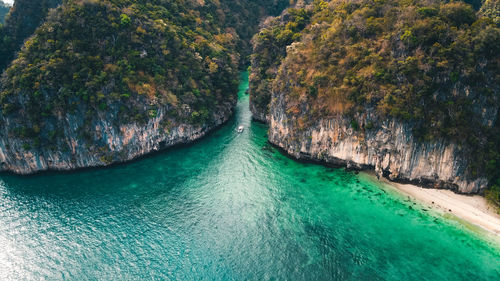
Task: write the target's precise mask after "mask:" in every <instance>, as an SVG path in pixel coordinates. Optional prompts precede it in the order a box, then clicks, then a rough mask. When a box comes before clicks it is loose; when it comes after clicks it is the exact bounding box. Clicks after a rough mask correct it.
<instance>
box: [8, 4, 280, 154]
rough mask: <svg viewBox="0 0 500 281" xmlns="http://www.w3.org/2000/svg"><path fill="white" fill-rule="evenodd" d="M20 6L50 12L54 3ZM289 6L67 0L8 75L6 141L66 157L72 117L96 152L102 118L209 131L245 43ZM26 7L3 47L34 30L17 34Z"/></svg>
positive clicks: (227, 96) (225, 102) (228, 100)
mask: <svg viewBox="0 0 500 281" xmlns="http://www.w3.org/2000/svg"><path fill="white" fill-rule="evenodd" d="M20 3H26V4H30V5H29V6H27V7H35V6H36V7H38V6H37V5H42V6H43V7H49V6H51V5H52V6H54V5H53V4H56V3H58V1H49V0H47V1H42V2H40V3H42V4H40V3H39V2H37V1H29V0H23V1H20ZM35 3H38V4H35ZM43 3H45V4H47V5H45V4H43ZM284 3H288V1H285V0H259V1H229V0H204V1H203V0H197V1H195V0H156V1H152V0H140V1H132V0H100V1H97V0H74V1H72V0H67V1H63V4H62V5H60V6H59V7H57V8H56V9H54V10H53V11H52V12H49V13H48V16H47V19H46V21H45V23H43V24H42V25H41V26H40V27H39V28H38V29H36V31H35V33H34V35H33V36H31V37H29V38H28V39H26V41H25V43H24V44H23V47H22V49H21V50H20V51H19V52H18V53H17V55H16V57H15V59H14V60H13V61H12V62H10V64H9V66H8V68H7V69H6V70H5V72H4V75H3V77H2V89H1V93H0V104H1V108H0V111H1V115H0V116H1V117H2V120H3V122H4V125H6V124H9V125H8V126H6V128H7V129H8V130H7V132H6V133H4V134H6V135H5V136H4V138H8V139H9V140H10V141H12V142H14V141H16V140H19V141H21V142H22V143H23V146H22V147H23V149H24V150H26V151H35V152H36V151H38V150H40V149H42V148H48V147H51V148H52V149H53V150H54V151H58V150H59V151H61V150H67V149H68V148H67V147H65V146H67V144H64V142H65V140H66V139H67V137H68V136H67V135H66V134H68V126H73V125H74V124H71V123H68V122H69V121H68V120H70V119H71V118H77V119H78V120H84V122H83V125H82V126H80V127H78V132H79V135H80V138H81V139H82V140H85V142H86V143H88V144H96V145H97V146H99V144H98V142H99V138H101V137H102V136H101V135H100V133H99V132H98V131H97V129H96V128H95V126H96V124H97V123H98V121H99V120H100V118H107V119H109V118H111V120H107V121H110V122H111V123H112V124H114V126H115V127H116V128H120V126H121V125H124V124H131V123H134V124H138V125H144V124H146V123H147V122H148V121H149V120H151V119H152V118H155V117H157V116H159V115H160V114H161V116H162V118H163V119H162V120H161V125H162V126H163V127H164V128H163V129H164V130H165V132H168V131H169V129H170V128H171V127H172V126H173V125H179V124H192V125H195V126H201V127H203V126H207V125H209V124H212V123H213V122H214V121H215V120H216V119H219V118H220V116H221V115H225V114H227V112H228V110H229V109H230V108H231V107H232V105H234V103H235V99H236V92H237V83H238V75H237V72H238V67H239V63H240V53H243V55H245V48H244V45H245V43H243V42H244V41H245V40H244V39H245V37H249V34H252V32H253V31H254V30H255V29H256V28H257V23H258V21H259V19H260V18H261V17H262V16H264V15H265V14H266V13H268V12H272V11H279V10H280V9H281V8H282V7H284ZM49 4H50V5H49ZM20 5H21V4H18V3H16V6H15V7H14V8H13V11H12V13H11V16H10V17H9V19H8V21H7V24H6V26H5V30H4V31H5V32H8V34H22V35H19V36H13V37H9V36H4V41H3V42H4V43H6V42H11V41H12V42H19V40H21V38H22V40H24V39H25V38H26V37H28V35H26V34H29V31H28V27H25V26H22V30H24V31H23V32H21V31H19V32H18V31H15V30H18V29H19V28H21V25H19V24H17V25H16V24H14V22H16V23H23V22H26V20H27V19H26V17H27V16H29V14H30V13H29V11H30V10H29V9H28V10H26V13H27V14H23V15H22V16H21V15H19V16H15V15H18V13H17V12H16V11H19V10H20ZM41 14H43V13H41ZM42 17H43V16H42V15H40V16H38V18H36V19H31V21H30V22H33V23H34V22H39V21H40V20H41V19H42ZM16 19H17V20H16ZM42 21H43V20H42ZM14 26H16V27H17V28H18V29H16V28H14ZM13 30H14V31H13ZM248 39H249V38H248ZM22 40H21V41H22ZM9 44H10V43H9ZM9 44H8V45H9ZM16 44H17V43H12V44H10V45H9V46H12V48H11V49H10V50H14V49H15V46H16ZM2 55H3V58H2V62H4V63H8V62H9V58H11V57H13V53H12V52H11V51H9V48H6V49H5V50H4V51H3V52H2ZM104 116H106V117H104ZM117 130H118V131H119V129H117ZM101 145H104V143H103V144H101ZM104 160H106V159H104ZM104 160H103V162H108V161H104Z"/></svg>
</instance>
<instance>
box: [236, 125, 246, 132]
mask: <svg viewBox="0 0 500 281" xmlns="http://www.w3.org/2000/svg"><path fill="white" fill-rule="evenodd" d="M244 129H245V127H243V125H242V126H239V127H238V133H241V132H243V130H244Z"/></svg>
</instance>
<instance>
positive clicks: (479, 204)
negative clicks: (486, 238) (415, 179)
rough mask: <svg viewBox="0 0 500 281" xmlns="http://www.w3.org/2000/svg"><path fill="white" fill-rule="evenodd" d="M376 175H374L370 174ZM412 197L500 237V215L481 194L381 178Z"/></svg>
mask: <svg viewBox="0 0 500 281" xmlns="http://www.w3.org/2000/svg"><path fill="white" fill-rule="evenodd" d="M370 176H373V177H375V176H374V175H370ZM380 182H382V183H384V184H385V185H387V186H388V187H389V188H394V189H396V190H398V191H399V192H401V193H403V194H405V195H408V196H410V197H411V198H413V199H415V200H416V201H419V202H420V203H423V204H425V205H428V206H429V207H431V208H433V209H434V210H437V211H439V212H441V213H444V214H450V215H453V216H456V217H457V218H459V219H462V220H464V221H466V222H468V223H471V224H473V225H475V226H478V227H480V228H482V229H484V230H486V231H488V232H490V233H493V234H495V235H496V236H498V237H500V215H499V214H498V213H497V212H496V210H495V207H493V206H491V205H490V204H488V202H487V201H486V199H485V198H484V197H482V196H480V195H463V194H457V193H454V192H453V191H450V190H443V189H429V188H422V187H419V186H416V185H412V184H401V183H396V182H391V181H389V180H387V179H385V178H384V179H380Z"/></svg>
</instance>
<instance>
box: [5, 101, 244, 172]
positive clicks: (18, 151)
mask: <svg viewBox="0 0 500 281" xmlns="http://www.w3.org/2000/svg"><path fill="white" fill-rule="evenodd" d="M235 102H236V101H234V102H230V103H229V102H228V103H226V104H225V106H224V108H223V109H221V110H220V112H219V113H218V114H217V115H216V116H214V118H213V119H212V121H211V122H209V123H208V124H203V125H199V126H196V125H191V124H177V125H175V126H172V127H170V128H168V130H167V131H166V130H165V128H164V127H163V126H162V125H161V124H162V121H163V119H164V112H162V111H159V112H160V113H159V114H158V116H157V117H155V118H151V119H150V120H149V121H148V123H147V124H145V125H144V126H140V125H138V124H135V123H132V124H124V125H121V126H119V127H116V126H113V124H111V121H109V120H113V118H106V117H104V118H99V119H98V120H99V121H98V123H96V124H93V125H94V128H95V132H93V133H94V134H95V136H98V137H99V138H98V139H95V140H92V141H91V143H88V142H86V141H85V140H84V139H82V138H80V137H78V134H77V133H76V132H77V127H78V126H77V125H74V126H69V124H74V122H75V123H76V124H77V121H76V120H72V119H73V118H75V117H74V116H73V118H71V117H66V121H67V124H68V126H67V127H66V128H65V130H66V132H65V133H66V134H65V135H66V138H65V144H66V145H68V146H69V147H70V149H69V150H67V151H63V150H58V151H52V150H51V149H50V148H48V147H44V148H41V149H39V150H29V151H28V150H26V149H24V148H23V146H22V142H20V141H17V140H15V139H10V138H8V137H2V138H0V163H1V167H0V172H11V173H14V174H19V175H29V174H35V173H39V172H43V171H73V170H78V169H85V168H96V167H104V166H110V165H113V164H120V163H124V162H129V161H132V160H135V159H138V158H140V157H143V156H146V155H148V154H150V153H154V152H158V151H161V150H164V149H167V148H170V147H173V146H177V145H186V144H190V143H192V142H195V141H197V140H199V139H201V138H202V137H204V136H206V135H207V134H208V133H210V132H212V131H213V130H215V129H216V128H218V127H220V126H222V125H223V124H224V123H226V122H227V121H228V120H229V119H230V118H231V116H233V113H234V106H235ZM7 125H8V124H7ZM7 127H8V126H4V130H6V128H7ZM4 133H5V136H6V135H7V132H6V131H5V132H4ZM0 135H1V134H0ZM93 143H100V144H101V146H100V147H98V146H97V145H93ZM103 143H104V146H103V145H102V144H103Z"/></svg>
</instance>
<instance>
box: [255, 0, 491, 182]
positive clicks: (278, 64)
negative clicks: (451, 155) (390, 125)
mask: <svg viewBox="0 0 500 281" xmlns="http://www.w3.org/2000/svg"><path fill="white" fill-rule="evenodd" d="M496 3H497V1H486V4H485V5H489V6H488V8H485V7H481V3H480V2H479V1H471V2H470V4H469V3H466V2H461V1H450V2H448V1H418V0H410V1H406V0H394V1H390V0H357V1H342V0H333V1H319V0H316V1H314V3H313V4H312V5H309V6H307V7H306V8H304V9H302V10H300V11H293V10H290V11H289V12H288V13H289V14H290V16H282V17H280V18H277V19H274V20H270V21H268V25H267V26H265V28H264V29H263V30H262V31H261V32H260V33H259V34H258V35H256V36H255V37H254V50H255V54H254V55H253V61H252V67H251V70H252V73H251V76H252V81H253V83H254V84H253V85H252V88H251V89H252V91H251V95H252V102H253V103H255V104H254V105H253V106H255V107H257V108H260V109H261V110H263V111H267V106H268V103H269V101H270V93H271V92H272V91H274V92H279V93H286V97H287V99H286V105H285V106H286V110H287V112H288V113H289V114H291V115H292V116H294V117H295V122H296V123H297V128H298V129H300V128H301V127H302V128H303V127H306V126H310V125H313V124H314V123H315V122H316V121H317V120H319V119H323V118H330V117H334V116H337V115H343V116H352V118H353V122H352V123H353V128H354V129H356V130H370V129H374V128H376V126H377V125H379V123H380V122H382V121H383V120H385V119H387V118H395V119H399V120H401V121H402V122H406V123H408V124H411V125H412V126H413V127H414V134H415V135H416V136H417V137H418V138H419V139H420V140H422V141H433V140H436V139H446V140H449V141H452V142H456V143H459V144H460V145H463V146H464V147H466V148H467V149H466V150H467V151H469V153H468V155H467V157H471V158H472V161H471V163H472V165H471V167H470V169H469V171H468V172H469V173H471V176H472V177H476V176H480V175H484V174H487V175H489V177H490V182H494V178H496V177H498V176H500V175H499V170H500V153H499V151H500V142H499V140H498V137H497V136H498V135H499V134H500V130H499V129H498V128H499V125H498V123H499V121H498V117H497V112H498V110H499V104H500V97H499V91H500V89H499V85H500V44H498V42H500V28H499V25H498V20H497V18H496V16H495V15H497V12H498V10H495V7H496V6H495V5H496ZM471 4H472V5H471ZM492 7H493V8H492ZM294 14H303V15H306V16H305V17H301V18H304V21H305V22H307V26H306V27H305V28H304V27H303V26H302V24H301V22H299V23H297V19H296V18H297V17H296V16H294ZM283 38H285V40H283ZM293 42H295V43H293ZM269 68H271V69H274V70H273V71H267V69H269ZM367 111H372V112H375V113H377V115H378V116H379V122H375V123H371V124H370V126H367V127H363V128H361V127H359V125H358V123H357V122H356V121H355V119H354V116H356V115H359V114H362V113H364V112H367ZM368 127H369V128H368Z"/></svg>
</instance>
